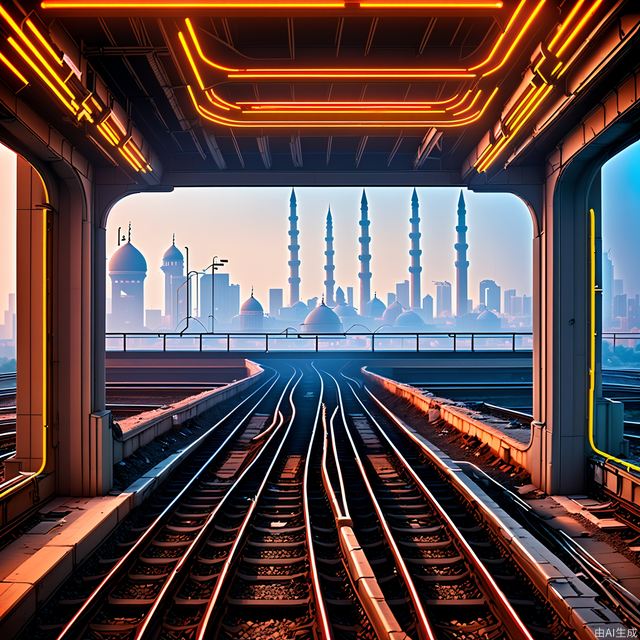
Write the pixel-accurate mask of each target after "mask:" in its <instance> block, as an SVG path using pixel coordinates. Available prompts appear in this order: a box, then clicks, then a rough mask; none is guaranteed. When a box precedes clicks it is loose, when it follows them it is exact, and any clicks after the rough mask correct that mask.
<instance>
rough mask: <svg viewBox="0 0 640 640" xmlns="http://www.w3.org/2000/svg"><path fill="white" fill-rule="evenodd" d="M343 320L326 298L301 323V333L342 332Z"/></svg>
mask: <svg viewBox="0 0 640 640" xmlns="http://www.w3.org/2000/svg"><path fill="white" fill-rule="evenodd" d="M341 331H342V322H341V321H340V318H339V316H338V314H337V313H335V312H334V311H333V310H332V309H329V307H327V305H326V304H325V303H324V300H323V301H322V302H321V303H320V304H319V305H318V306H317V307H316V308H315V309H313V310H312V311H311V312H310V313H309V315H308V316H307V317H306V318H305V319H304V322H303V323H302V324H301V325H300V332H301V333H340V332H341Z"/></svg>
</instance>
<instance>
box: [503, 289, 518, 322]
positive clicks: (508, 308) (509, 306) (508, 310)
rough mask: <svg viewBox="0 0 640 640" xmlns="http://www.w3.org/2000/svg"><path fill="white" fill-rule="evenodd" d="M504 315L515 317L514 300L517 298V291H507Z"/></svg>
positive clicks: (504, 295) (505, 293)
mask: <svg viewBox="0 0 640 640" xmlns="http://www.w3.org/2000/svg"><path fill="white" fill-rule="evenodd" d="M503 297H504V305H503V313H504V315H505V316H513V315H515V314H514V313H513V299H514V298H515V297H516V290H515V289H506V290H505V292H504V294H503Z"/></svg>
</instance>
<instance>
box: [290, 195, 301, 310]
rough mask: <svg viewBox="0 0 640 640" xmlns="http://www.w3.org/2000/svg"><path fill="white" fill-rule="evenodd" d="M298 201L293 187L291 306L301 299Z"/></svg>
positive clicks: (291, 203)
mask: <svg viewBox="0 0 640 640" xmlns="http://www.w3.org/2000/svg"><path fill="white" fill-rule="evenodd" d="M298 235H299V232H298V202H297V200H296V192H295V190H294V189H291V197H290V198H289V306H291V307H293V305H294V304H295V303H296V302H298V301H299V300H300V257H299V255H300V253H299V252H300V245H299V244H298Z"/></svg>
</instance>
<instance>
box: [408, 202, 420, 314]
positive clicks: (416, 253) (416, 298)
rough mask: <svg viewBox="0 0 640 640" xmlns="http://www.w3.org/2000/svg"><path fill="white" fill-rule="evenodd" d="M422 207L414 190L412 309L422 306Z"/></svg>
mask: <svg viewBox="0 0 640 640" xmlns="http://www.w3.org/2000/svg"><path fill="white" fill-rule="evenodd" d="M419 209H420V203H419V202H418V194H417V192H416V190H415V189H414V190H413V195H412V196H411V218H410V220H409V222H410V223H411V232H410V233H409V240H411V249H410V250H409V256H410V257H411V266H410V267H409V273H410V274H411V275H410V277H411V285H410V294H409V301H410V305H411V308H412V309H420V308H422V295H421V293H420V274H421V273H422V266H420V256H421V255H422V250H421V249H420V236H421V235H422V234H421V233H420V216H419V215H418V211H419Z"/></svg>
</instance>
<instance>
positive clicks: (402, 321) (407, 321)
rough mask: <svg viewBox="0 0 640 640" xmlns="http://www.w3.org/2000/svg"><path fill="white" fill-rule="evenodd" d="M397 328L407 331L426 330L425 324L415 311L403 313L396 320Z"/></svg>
mask: <svg viewBox="0 0 640 640" xmlns="http://www.w3.org/2000/svg"><path fill="white" fill-rule="evenodd" d="M395 326H396V327H397V328H398V329H402V330H406V331H418V330H420V329H423V328H424V322H423V320H422V318H421V317H420V316H419V315H418V314H417V313H416V312H415V311H403V312H402V313H401V314H400V315H399V316H398V317H397V318H396V322H395Z"/></svg>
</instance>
